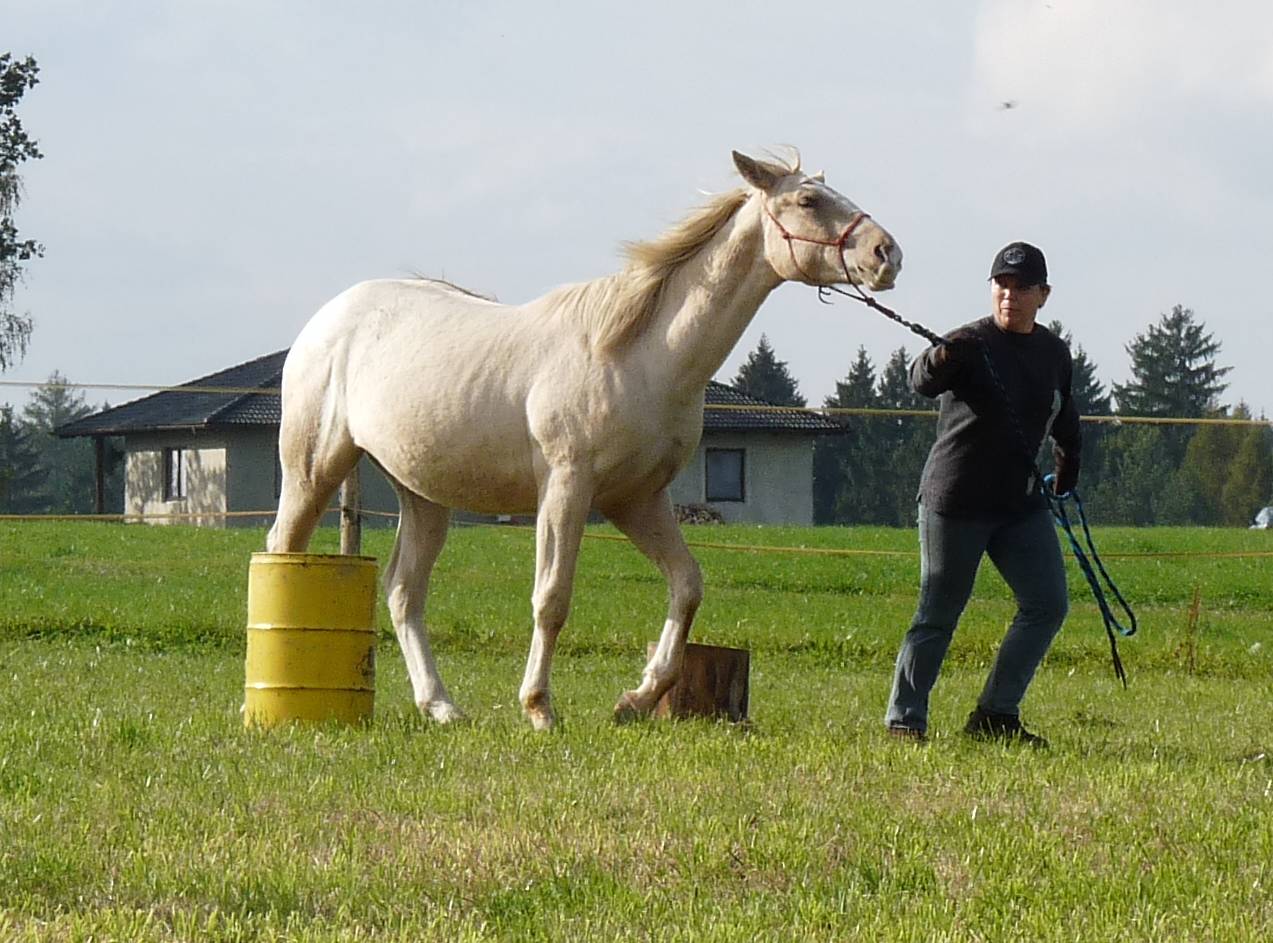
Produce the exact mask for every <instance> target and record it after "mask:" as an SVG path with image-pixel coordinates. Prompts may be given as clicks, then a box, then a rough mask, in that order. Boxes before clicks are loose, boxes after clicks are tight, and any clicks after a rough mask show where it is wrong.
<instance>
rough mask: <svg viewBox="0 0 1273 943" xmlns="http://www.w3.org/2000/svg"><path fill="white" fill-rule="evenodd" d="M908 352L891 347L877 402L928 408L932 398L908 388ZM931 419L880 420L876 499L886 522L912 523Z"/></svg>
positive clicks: (930, 440)
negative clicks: (877, 492) (878, 495)
mask: <svg viewBox="0 0 1273 943" xmlns="http://www.w3.org/2000/svg"><path fill="white" fill-rule="evenodd" d="M910 361H911V358H910V356H909V355H908V354H907V353H906V348H905V347H899V348H898V349H897V350H895V351H893V354H892V356H890V357H889V359H888V363H886V364H885V365H884V371H883V373H881V375H880V385H879V397H878V398H879V403H880V405H881V406H882V407H884V408H886V409H922V410H932V409H934V408H935V404H934V402H933V401H932V400H931V399H929V398H928V397H926V396H921V395H920V394H918V393H916V392H915V391H914V390H912V389H911V381H910ZM933 434H934V429H933V423H932V421H931V420H930V419H928V418H927V417H923V416H895V417H891V418H888V419H885V420H882V422H881V424H880V433H879V438H880V440H881V447H880V448H879V449H878V450H877V460H878V461H879V462H880V463H881V464H880V465H878V466H876V471H877V475H878V482H879V492H880V498H879V500H880V502H881V504H882V506H883V508H884V513H885V515H886V516H887V520H886V521H883V522H882V523H888V524H892V525H895V526H899V527H908V526H911V525H913V524H914V523H915V493H916V491H917V490H918V489H919V479H920V475H921V474H922V473H923V470H924V461H925V459H927V457H928V450H929V449H930V448H931V447H932V444H933Z"/></svg>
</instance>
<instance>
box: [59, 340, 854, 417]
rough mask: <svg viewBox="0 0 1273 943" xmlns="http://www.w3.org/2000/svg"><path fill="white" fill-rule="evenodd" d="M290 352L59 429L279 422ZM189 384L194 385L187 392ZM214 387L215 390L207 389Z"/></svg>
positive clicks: (800, 413) (750, 402) (757, 408)
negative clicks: (285, 365) (278, 391)
mask: <svg viewBox="0 0 1273 943" xmlns="http://www.w3.org/2000/svg"><path fill="white" fill-rule="evenodd" d="M286 357H287V351H286V350H279V351H275V352H274V353H272V354H266V355H265V356H264V357H257V358H256V359H255V360H249V361H247V362H246V363H241V364H239V365H237V366H234V367H229V368H227V369H225V370H219V371H217V372H216V373H210V374H208V375H207V376H204V377H199V378H198V379H197V380H191V381H190V382H188V383H183V384H181V386H178V387H173V388H172V389H167V390H163V391H161V392H158V393H152V394H150V395H149V396H143V397H142V398H141V399H135V400H133V401H131V402H128V403H123V404H122V405H119V406H112V407H110V408H109V409H104V410H102V411H101V412H97V413H92V414H91V415H88V416H84V417H83V418H81V419H76V420H75V421H73V422H68V423H67V424H66V425H64V426H60V427H58V429H57V430H56V431H57V434H58V435H59V436H62V437H63V438H72V437H75V436H89V435H128V434H131V433H136V432H163V431H170V430H177V429H182V430H189V429H214V428H222V427H225V426H277V425H278V424H279V418H280V416H281V412H282V410H281V405H282V404H281V401H280V399H279V396H278V395H277V394H274V393H253V392H251V391H252V390H257V389H278V387H279V385H280V383H281V381H282V377H283V361H284V360H285V359H286ZM186 387H190V388H191V389H190V390H188V391H187V390H186V389H185V388H186ZM209 389H211V390H214V391H215V392H205V391H206V390H209ZM705 402H706V404H707V406H709V407H711V406H724V407H728V408H725V409H710V408H709V409H707V410H705V411H704V415H703V430H704V431H705V432H743V431H765V432H799V433H804V434H806V435H825V434H828V433H831V434H834V433H840V432H843V431H844V427H843V426H842V425H840V424H838V423H835V422H832V421H831V420H830V419H827V418H826V417H825V416H821V415H819V414H818V413H816V412H809V411H807V410H795V409H793V410H790V411H788V410H782V411H779V410H775V409H774V408H773V406H772V405H771V404H769V403H766V402H764V401H763V400H759V399H756V398H755V397H752V396H747V395H745V394H743V393H740V392H738V391H737V390H735V389H734V388H733V387H731V386H726V385H725V384H724V383H716V382H711V383H709V384H707V391H706V396H705ZM748 407H751V408H748Z"/></svg>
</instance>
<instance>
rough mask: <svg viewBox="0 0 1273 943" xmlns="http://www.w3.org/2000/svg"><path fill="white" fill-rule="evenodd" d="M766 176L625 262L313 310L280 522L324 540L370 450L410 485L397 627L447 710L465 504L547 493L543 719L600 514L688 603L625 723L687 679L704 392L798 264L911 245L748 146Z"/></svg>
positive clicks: (430, 700) (827, 266)
mask: <svg viewBox="0 0 1273 943" xmlns="http://www.w3.org/2000/svg"><path fill="white" fill-rule="evenodd" d="M733 161H734V166H735V168H736V169H737V171H738V173H739V174H740V175H741V177H742V179H743V181H744V184H745V185H744V186H742V187H739V188H737V189H734V190H731V191H728V192H725V193H722V194H718V195H716V196H715V197H712V198H710V199H709V200H708V201H707V202H706V204H705V205H703V206H701V207H700V208H698V209H697V210H696V211H694V212H692V213H691V214H690V215H688V216H687V217H686V218H684V219H683V220H682V221H681V222H680V223H679V224H677V225H675V226H674V227H673V228H671V229H669V230H668V231H667V232H665V233H664V234H663V235H661V236H659V237H658V238H656V239H653V240H651V241H648V242H636V243H629V244H627V245H626V247H625V248H626V257H627V263H626V265H625V266H624V267H623V268H622V270H621V271H619V272H617V273H615V274H611V275H607V276H603V277H601V278H597V279H595V280H593V281H589V282H583V283H579V284H572V285H564V286H560V287H558V288H555V289H553V290H551V291H549V292H548V293H547V294H545V295H543V296H542V297H539V298H537V299H535V300H533V301H530V302H527V303H526V304H522V305H504V304H499V303H497V302H495V301H494V300H491V299H487V298H484V297H482V296H479V295H477V294H474V293H472V292H468V291H466V290H464V289H461V288H458V287H456V286H454V285H451V284H449V283H446V282H441V281H435V280H430V279H422V278H413V279H382V280H375V281H366V282H361V283H359V284H356V285H354V286H353V287H351V288H349V289H347V290H346V291H344V292H343V293H342V294H340V295H338V296H337V297H335V298H334V299H332V300H331V301H329V302H328V303H327V304H325V305H324V306H323V307H322V308H320V309H319V310H318V312H317V313H316V314H315V315H314V316H313V318H312V319H311V320H310V321H309V322H308V323H307V324H306V325H305V326H304V327H303V328H302V330H301V332H300V334H299V336H298V337H297V339H296V342H295V344H293V345H292V347H291V349H290V351H289V353H288V355H287V359H286V361H285V363H284V367H283V378H282V422H281V426H280V430H279V461H280V465H281V468H282V489H281V493H280V496H279V505H278V512H277V516H276V518H275V522H274V525H273V527H272V528H271V529H270V532H269V536H268V539H267V548H268V550H269V551H271V552H274V553H283V552H303V551H304V550H305V549H306V547H307V546H308V544H309V540H310V537H311V536H312V534H313V531H314V528H315V527H316V526H317V524H318V521H319V519H320V517H321V516H322V514H323V512H324V511H325V510H326V508H327V507H328V504H329V502H330V500H331V497H332V494H333V493H334V492H335V490H336V489H337V487H339V485H340V484H341V482H342V481H343V480H344V479H345V477H346V475H347V474H348V473H349V472H350V470H352V469H353V468H354V466H355V464H356V463H357V462H358V460H359V458H360V456H362V455H363V454H364V453H365V454H367V455H368V456H370V457H371V458H372V460H373V461H374V462H375V463H376V464H377V465H378V466H379V468H380V469H381V470H382V471H383V472H384V473H385V475H386V476H387V477H388V479H389V481H390V482H391V484H392V485H393V488H394V490H395V492H396V494H397V497H398V502H399V516H398V531H397V538H396V541H395V543H394V547H393V551H392V553H391V555H390V559H389V562H388V564H387V566H386V568H385V572H384V578H383V579H384V590H385V594H386V599H387V602H388V608H389V613H390V616H391V618H392V621H393V626H394V631H395V633H396V635H397V638H398V643H399V646H400V647H401V649H402V653H403V657H404V659H405V661H406V665H407V670H408V674H409V675H410V679H411V687H412V693H413V695H414V700H415V704H416V706H417V707H418V708H419V710H420V711H421V713H422V714H423V715H424V716H425V717H426V718H432V719H433V720H434V721H437V722H439V723H448V722H451V721H454V720H457V719H460V718H461V717H463V714H462V713H461V712H460V710H459V709H458V708H457V707H456V705H455V703H454V701H453V700H452V698H451V695H450V694H449V693H448V691H447V689H446V686H445V685H444V684H443V682H442V678H441V676H440V675H439V673H438V669H437V666H436V663H435V661H434V657H433V652H432V649H431V647H430V644H429V635H428V631H427V628H426V624H425V618H424V610H425V599H426V596H427V594H428V587H429V577H430V573H431V571H432V569H433V565H434V563H435V561H436V560H437V558H438V554H439V553H440V552H441V550H442V545H443V543H444V542H445V540H446V536H447V530H448V527H449V524H450V515H451V509H452V508H462V509H465V510H468V511H473V512H478V513H487V514H516V513H529V512H534V513H535V515H536V518H535V580H534V591H533V593H532V597H531V603H532V606H531V608H532V617H533V632H532V636H531V646H530V654H529V656H528V658H527V663H526V671H525V675H524V677H523V680H522V684H521V688H520V690H519V692H518V696H519V700H520V702H521V705H522V709H523V712H524V714H525V716H526V718H527V719H528V720H529V721H530V723H531V726H532V727H533V728H535V729H536V730H547V729H551V728H552V727H553V725H554V724H555V722H556V715H555V713H554V710H553V705H552V697H551V692H550V687H549V674H550V669H551V665H552V658H553V651H554V648H555V646H556V642H557V637H558V635H559V633H560V631H561V629H562V627H563V625H564V624H565V622H566V616H567V612H568V610H569V606H570V598H571V591H572V587H573V581H574V576H575V565H576V560H577V557H578V552H579V545H580V541H581V539H582V537H583V531H584V524H585V522H586V520H587V518H588V515H589V513H590V511H592V510H596V511H598V512H600V513H601V514H603V515H604V516H605V517H606V518H607V519H608V520H609V521H611V522H612V523H613V524H614V525H615V527H617V528H618V529H619V531H620V532H622V533H623V534H624V535H626V536H627V538H628V539H629V540H630V541H631V542H632V543H633V544H634V545H635V546H636V547H637V548H638V549H639V550H640V551H641V553H643V554H644V555H645V556H647V557H648V558H649V559H650V560H651V561H652V562H653V563H654V565H655V566H656V567H657V568H658V569H659V570H660V571H661V573H662V575H663V577H664V579H665V580H666V582H667V589H668V610H667V617H666V621H665V622H664V625H663V629H662V632H661V633H660V636H659V640H658V643H657V644H656V646H655V650H654V653H653V654H652V655H651V656H650V658H649V660H648V662H647V663H646V666H645V668H644V671H643V673H642V678H641V682H640V684H639V685H638V686H637V687H636V688H635V689H633V690H629V691H624V692H623V693H622V695H621V696H620V698H619V700H618V703H617V704H616V705H615V708H614V716H615V719H616V720H617V721H620V722H622V721H627V720H632V719H635V718H638V717H641V716H644V715H647V714H649V713H650V712H651V711H652V710H653V708H654V706H655V704H656V702H657V701H658V700H659V698H660V697H661V696H662V695H663V693H664V692H665V691H666V690H667V689H668V688H669V687H671V685H672V684H673V683H674V682H675V681H676V679H677V678H678V676H679V674H680V671H681V666H682V662H683V657H684V652H685V644H686V640H687V638H688V636H689V632H690V627H691V624H692V622H693V619H694V615H695V613H696V612H697V610H698V607H699V604H700V603H701V602H702V598H703V579H702V575H701V573H700V571H699V567H698V563H697V562H696V561H695V559H694V558H693V556H692V555H691V554H690V552H689V549H688V548H687V547H686V544H685V540H684V538H683V536H682V534H681V531H680V527H679V525H678V524H677V521H676V517H675V515H674V512H673V509H672V503H671V500H670V498H669V496H668V492H667V486H668V484H669V483H670V482H671V481H672V479H673V478H674V477H675V475H676V474H677V472H678V471H680V469H681V468H682V467H683V466H684V465H685V463H686V462H687V461H688V460H689V458H690V457H691V455H692V454H693V452H694V449H695V448H696V447H697V445H698V441H699V438H700V436H701V434H702V428H703V397H704V391H705V389H706V387H707V383H708V381H709V380H710V379H711V378H712V376H713V374H715V372H716V371H717V370H718V369H719V368H720V366H721V364H722V363H723V362H724V361H725V358H726V357H727V356H728V355H729V353H730V351H731V350H732V349H733V347H734V345H735V344H736V343H737V342H738V339H739V337H740V336H741V335H742V333H743V331H744V329H745V328H746V327H747V325H748V323H749V322H750V321H751V319H752V317H753V316H754V315H755V313H756V311H757V309H758V308H759V307H760V305H761V303H762V302H763V301H764V300H765V298H766V297H767V296H768V295H769V293H770V292H771V291H773V290H774V289H775V288H777V287H778V285H780V284H781V283H783V282H785V281H793V282H800V283H804V284H807V285H814V286H830V285H834V284H846V283H847V284H853V285H859V286H865V287H867V288H870V289H871V290H875V291H880V290H885V289H888V288H891V287H892V286H893V283H894V281H895V279H896V278H897V274H898V272H899V270H900V268H901V262H902V254H901V249H900V248H899V247H898V245H897V242H896V241H895V240H894V239H893V237H892V236H890V235H889V234H888V232H886V231H885V230H884V229H883V228H882V227H881V226H880V225H879V224H877V223H876V222H875V221H874V220H873V219H871V218H870V216H869V215H868V214H866V213H864V212H863V211H862V210H861V209H859V208H858V207H857V205H855V204H854V203H853V202H852V201H850V200H849V199H848V198H846V197H845V196H843V195H842V194H840V193H839V192H837V191H836V190H834V189H832V188H831V187H829V186H827V184H826V182H825V178H824V177H823V175H822V174H820V173H819V174H814V175H807V174H805V173H804V172H803V171H802V170H801V169H800V159H799V155H798V153H797V154H796V155H795V156H794V159H793V160H791V161H783V162H779V159H776V158H775V159H766V160H761V159H755V158H752V157H749V156H746V155H744V154H741V153H739V152H737V151H735V152H734V153H733Z"/></svg>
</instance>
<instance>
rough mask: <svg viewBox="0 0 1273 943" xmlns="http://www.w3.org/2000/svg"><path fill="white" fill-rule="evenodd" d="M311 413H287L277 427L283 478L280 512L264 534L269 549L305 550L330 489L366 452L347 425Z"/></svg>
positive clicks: (338, 484) (334, 487) (281, 551)
mask: <svg viewBox="0 0 1273 943" xmlns="http://www.w3.org/2000/svg"><path fill="white" fill-rule="evenodd" d="M284 413H285V416H286V403H285V404H284ZM309 418H310V417H302V419H301V420H300V421H288V419H287V418H284V421H283V424H282V426H281V427H280V429H279V452H278V454H279V465H280V468H281V471H282V481H281V483H280V488H279V498H278V513H277V514H276V516H275V518H274V525H273V526H272V527H271V528H270V533H269V536H268V537H267V538H266V549H267V550H269V551H270V552H271V553H301V552H304V550H305V548H307V547H308V546H309V541H310V538H311V537H312V536H313V535H314V529H315V528H316V527H317V526H318V522H319V521H320V520H322V517H323V513H324V512H325V511H326V510H327V505H328V504H329V503H330V502H331V498H332V495H333V494H335V493H336V489H337V488H339V487H340V485H341V483H342V482H343V481H344V480H345V478H346V477H347V476H348V475H349V473H350V472H351V471H352V470H353V468H354V466H355V465H357V464H358V460H359V458H361V457H362V450H361V449H359V448H358V446H356V445H354V442H353V439H352V438H351V437H350V435H349V433H348V431H347V430H345V429H343V428H341V429H339V430H334V429H332V428H330V424H324V423H322V422H321V421H315V422H309V421H307V420H308V419H309Z"/></svg>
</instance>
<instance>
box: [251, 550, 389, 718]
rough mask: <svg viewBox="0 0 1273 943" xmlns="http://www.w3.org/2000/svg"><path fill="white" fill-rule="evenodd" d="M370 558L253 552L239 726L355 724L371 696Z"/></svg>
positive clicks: (364, 715) (373, 686)
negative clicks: (326, 722) (295, 721)
mask: <svg viewBox="0 0 1273 943" xmlns="http://www.w3.org/2000/svg"><path fill="white" fill-rule="evenodd" d="M375 616H376V560H375V558H374V557H355V556H343V555H331V554H313V553H254V554H252V562H251V565H250V566H249V567H248V652H247V659H246V663H245V666H244V669H245V671H244V673H245V676H246V682H245V684H244V706H243V723H244V725H245V726H248V727H254V726H260V727H273V726H275V725H277V724H281V723H285V722H287V721H291V720H302V721H333V720H334V721H338V722H343V723H351V724H352V723H360V722H366V721H369V720H370V719H371V713H372V708H373V705H374V702H375V696H376V619H375Z"/></svg>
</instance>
